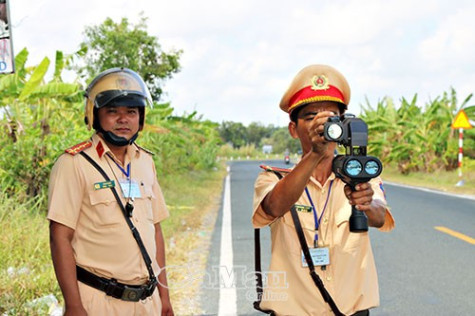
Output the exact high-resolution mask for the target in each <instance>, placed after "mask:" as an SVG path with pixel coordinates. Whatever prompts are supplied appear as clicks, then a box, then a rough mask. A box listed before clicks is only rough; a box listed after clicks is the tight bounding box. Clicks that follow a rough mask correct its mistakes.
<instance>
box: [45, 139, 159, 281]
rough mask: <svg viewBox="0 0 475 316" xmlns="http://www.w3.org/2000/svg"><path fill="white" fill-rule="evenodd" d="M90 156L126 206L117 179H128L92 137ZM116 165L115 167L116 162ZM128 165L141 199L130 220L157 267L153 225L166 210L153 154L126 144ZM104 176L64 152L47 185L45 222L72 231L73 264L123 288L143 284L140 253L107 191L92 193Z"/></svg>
mask: <svg viewBox="0 0 475 316" xmlns="http://www.w3.org/2000/svg"><path fill="white" fill-rule="evenodd" d="M91 142H92V146H90V147H89V148H87V149H85V150H84V152H85V153H86V154H88V155H89V156H90V157H91V158H92V159H93V160H94V161H95V162H97V163H98V164H99V166H101V168H102V169H103V170H104V171H105V172H106V173H107V175H108V176H109V178H110V179H111V180H114V181H115V188H116V190H117V193H118V194H119V196H120V197H121V198H122V203H123V204H124V205H125V203H126V201H127V200H126V199H124V197H123V193H122V190H121V187H120V185H119V183H118V182H119V180H120V179H124V180H126V179H127V177H126V175H124V174H123V173H122V171H121V170H120V168H119V167H118V166H117V165H116V162H117V163H118V164H119V165H120V162H119V160H117V159H115V157H114V155H113V154H112V152H111V151H110V150H109V148H108V147H107V145H106V143H105V142H104V141H103V140H102V139H101V138H100V137H99V136H98V135H97V134H94V135H93V136H92V138H91ZM114 161H116V162H114ZM129 163H130V177H131V179H132V180H133V181H135V182H137V184H138V186H139V189H140V195H141V197H140V198H135V200H134V202H133V205H134V210H133V215H132V217H131V220H132V222H133V224H134V226H135V227H137V229H138V231H139V233H140V236H141V238H142V240H143V243H144V244H145V248H146V249H147V252H148V254H149V256H150V258H151V259H152V262H153V264H152V267H153V270H154V271H155V273H156V274H157V273H158V272H159V267H158V264H157V262H156V245H155V226H154V224H156V223H159V222H160V221H162V220H163V219H165V218H166V217H168V210H167V208H166V205H165V201H164V198H163V194H162V191H161V189H160V186H159V184H158V181H157V174H156V170H155V165H154V162H153V160H152V156H151V154H149V153H148V152H146V151H144V150H143V149H141V148H139V147H137V146H136V145H135V144H133V145H129V146H128V148H127V154H126V158H125V165H124V166H122V168H123V169H125V170H127V167H126V166H127V165H128V164H129ZM104 182H105V179H104V177H103V176H102V175H101V174H100V173H99V171H97V169H95V168H94V167H93V166H92V165H91V164H90V163H89V162H88V161H87V160H86V159H85V158H84V157H82V156H81V155H80V154H76V155H71V154H68V153H65V154H63V155H61V156H60V157H59V158H58V160H57V161H56V163H55V165H54V167H53V169H52V171H51V178H50V185H49V206H48V219H49V220H51V221H55V222H58V223H61V224H63V225H65V226H67V227H70V228H72V229H74V231H75V232H74V237H73V240H72V247H73V250H74V257H75V259H76V263H77V265H79V266H81V267H83V268H85V269H86V270H88V271H90V272H92V273H94V274H96V275H99V276H102V277H106V278H115V279H117V280H118V281H119V282H122V283H126V284H131V285H133V284H143V283H145V282H146V281H147V280H148V271H147V268H146V265H145V263H144V259H143V257H142V254H141V253H140V249H139V247H138V245H137V242H136V241H135V239H134V237H133V236H132V233H131V231H130V228H129V227H128V226H127V223H126V221H125V218H124V215H123V213H122V211H121V210H120V208H119V205H118V204H117V201H116V199H115V198H114V195H113V194H112V191H111V189H109V188H102V189H97V188H95V184H96V186H97V184H99V183H104Z"/></svg>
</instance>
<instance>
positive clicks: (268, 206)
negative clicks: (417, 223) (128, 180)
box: [252, 65, 394, 315]
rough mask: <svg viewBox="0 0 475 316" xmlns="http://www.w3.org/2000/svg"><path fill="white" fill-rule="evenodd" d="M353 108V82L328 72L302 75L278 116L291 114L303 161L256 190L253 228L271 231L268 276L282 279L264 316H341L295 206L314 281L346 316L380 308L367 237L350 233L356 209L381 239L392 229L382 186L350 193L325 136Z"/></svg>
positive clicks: (266, 296)
mask: <svg viewBox="0 0 475 316" xmlns="http://www.w3.org/2000/svg"><path fill="white" fill-rule="evenodd" d="M349 102H350V87H349V84H348V82H347V80H346V79H345V78H344V76H343V75H342V74H341V73H340V72H339V71H337V70H336V69H335V68H333V67H331V66H327V65H309V66H307V67H305V68H303V69H302V70H301V71H300V72H299V73H297V75H296V76H295V78H294V79H293V81H292V82H291V84H290V87H289V88H288V90H287V91H286V92H285V94H284V96H283V97H282V100H281V102H280V108H281V109H282V110H283V111H285V112H287V113H289V116H290V122H289V132H290V134H291V136H292V137H293V138H296V139H299V141H300V144H301V146H302V151H303V154H302V158H301V160H300V161H299V163H297V165H296V166H295V167H294V168H292V169H285V170H283V169H278V168H273V167H265V171H264V172H262V173H261V174H259V176H258V178H257V180H256V183H255V191H254V202H253V207H254V212H253V216H252V223H253V226H254V227H255V228H262V227H265V226H269V227H270V229H271V240H272V255H271V263H270V268H269V272H268V273H269V274H270V275H271V276H272V275H278V276H280V277H274V278H272V277H268V278H267V284H266V285H265V288H264V291H263V293H262V300H261V302H260V304H259V308H260V309H261V310H265V311H267V312H271V311H272V312H274V313H275V314H276V315H334V314H335V311H334V310H333V309H332V308H330V306H329V304H328V303H327V302H326V301H325V300H324V299H323V297H322V294H321V293H320V291H319V290H318V289H317V286H316V283H315V282H314V280H313V279H312V277H311V275H310V274H309V268H308V266H307V262H306V260H305V259H304V256H303V252H302V247H301V245H300V243H299V239H298V234H297V230H298V229H297V228H296V225H295V222H294V220H293V219H292V215H291V212H290V211H289V210H290V209H291V207H293V206H294V205H297V206H298V207H295V209H296V210H297V211H296V213H297V214H298V219H299V222H300V223H301V226H302V229H301V230H302V231H303V235H304V240H305V242H306V243H307V245H308V248H309V252H310V253H311V254H312V256H314V260H313V263H314V265H315V268H316V274H317V275H318V277H319V278H320V279H321V280H322V282H323V284H324V288H325V289H326V291H327V292H328V293H329V294H330V296H331V298H332V299H333V301H334V303H335V304H336V307H337V309H338V310H339V311H340V312H341V313H343V314H344V315H368V314H369V309H371V308H374V307H376V306H378V305H379V293H378V281H377V275H376V267H375V263H374V258H373V253H372V250H371V244H370V240H369V235H368V232H363V233H352V232H350V230H349V222H348V219H349V217H350V214H351V205H355V206H356V207H357V209H358V210H359V211H361V212H364V213H365V214H366V215H367V217H368V220H369V226H372V227H376V228H378V229H379V230H381V231H389V230H391V229H392V228H393V227H394V220H393V217H392V215H391V213H390V211H389V208H388V206H387V204H386V200H385V196H384V191H383V189H382V188H383V187H382V182H381V179H380V178H375V179H373V180H371V181H370V182H369V183H361V184H358V185H357V187H356V191H355V192H352V191H351V190H350V188H349V187H348V186H347V185H345V183H343V182H342V181H341V180H340V179H338V178H336V177H335V174H334V173H333V172H332V161H333V157H334V151H335V149H336V143H333V142H327V141H325V139H324V137H323V136H322V135H323V125H324V123H325V122H326V121H327V120H328V117H330V116H335V115H341V114H342V113H343V112H345V111H346V110H347V108H348V104H349ZM276 175H280V176H281V177H282V178H281V180H279V177H278V176H276ZM279 272H285V273H280V274H279ZM276 298H277V299H276Z"/></svg>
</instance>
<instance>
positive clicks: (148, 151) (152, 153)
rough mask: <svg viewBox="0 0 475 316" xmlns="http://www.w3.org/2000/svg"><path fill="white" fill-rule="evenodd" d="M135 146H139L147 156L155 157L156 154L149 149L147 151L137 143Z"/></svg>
mask: <svg viewBox="0 0 475 316" xmlns="http://www.w3.org/2000/svg"><path fill="white" fill-rule="evenodd" d="M135 146H137V148H138V149H140V150H143V151H145V152H146V153H147V154H150V155H152V156H153V155H155V153H154V152H153V151H150V150H148V149H146V148H143V147H141V146H139V145H137V143H135Z"/></svg>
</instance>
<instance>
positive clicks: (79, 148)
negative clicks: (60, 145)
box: [65, 140, 92, 156]
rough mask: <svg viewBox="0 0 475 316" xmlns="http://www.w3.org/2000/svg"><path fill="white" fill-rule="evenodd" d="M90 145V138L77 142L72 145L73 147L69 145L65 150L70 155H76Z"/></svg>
mask: <svg viewBox="0 0 475 316" xmlns="http://www.w3.org/2000/svg"><path fill="white" fill-rule="evenodd" d="M91 146H92V142H91V141H90V140H86V141H85V142H82V143H79V144H76V145H74V146H73V147H69V148H68V149H66V150H65V152H67V153H68V154H70V155H73V156H74V155H76V154H78V153H80V152H81V151H83V150H84V149H86V148H89V147H91Z"/></svg>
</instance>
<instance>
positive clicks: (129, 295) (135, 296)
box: [76, 266, 157, 302]
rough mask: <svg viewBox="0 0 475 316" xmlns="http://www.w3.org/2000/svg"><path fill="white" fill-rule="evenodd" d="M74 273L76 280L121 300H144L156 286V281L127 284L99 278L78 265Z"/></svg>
mask: <svg viewBox="0 0 475 316" xmlns="http://www.w3.org/2000/svg"><path fill="white" fill-rule="evenodd" d="M76 273H77V279H78V281H81V282H82V283H84V284H86V285H89V286H91V287H93V288H95V289H98V290H100V291H102V292H105V293H106V294H107V295H109V296H112V297H115V298H118V299H120V300H123V301H131V302H138V301H139V300H144V299H146V298H147V297H149V296H151V295H152V294H153V291H154V290H155V288H156V287H157V283H156V282H150V281H149V282H147V283H146V284H144V285H127V284H123V283H119V282H117V280H115V279H111V280H109V279H106V278H101V277H99V276H97V275H95V274H93V273H91V272H89V271H86V270H84V269H83V268H81V267H78V266H76ZM155 280H156V279H155Z"/></svg>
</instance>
